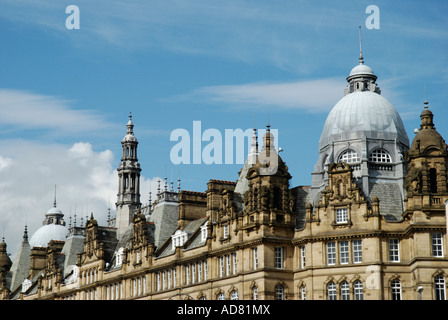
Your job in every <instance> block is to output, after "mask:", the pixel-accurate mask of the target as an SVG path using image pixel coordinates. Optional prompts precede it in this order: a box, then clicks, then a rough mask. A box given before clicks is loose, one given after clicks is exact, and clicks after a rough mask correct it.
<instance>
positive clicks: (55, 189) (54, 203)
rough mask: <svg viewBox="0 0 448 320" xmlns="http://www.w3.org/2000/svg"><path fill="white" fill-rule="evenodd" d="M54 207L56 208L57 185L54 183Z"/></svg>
mask: <svg viewBox="0 0 448 320" xmlns="http://www.w3.org/2000/svg"><path fill="white" fill-rule="evenodd" d="M53 208H56V185H54V201H53Z"/></svg>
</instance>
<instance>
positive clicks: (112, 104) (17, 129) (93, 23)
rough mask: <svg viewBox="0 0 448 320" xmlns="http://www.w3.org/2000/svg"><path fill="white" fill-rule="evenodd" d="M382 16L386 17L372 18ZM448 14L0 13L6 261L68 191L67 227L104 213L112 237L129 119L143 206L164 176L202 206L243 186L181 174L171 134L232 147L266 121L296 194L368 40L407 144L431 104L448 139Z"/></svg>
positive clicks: (193, 8)
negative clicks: (229, 137)
mask: <svg viewBox="0 0 448 320" xmlns="http://www.w3.org/2000/svg"><path fill="white" fill-rule="evenodd" d="M71 5H74V6H76V8H77V9H79V20H76V18H77V17H78V16H76V12H74V11H71V10H67V9H68V7H69V6H71ZM370 5H375V6H376V8H377V9H378V10H377V11H375V12H373V11H368V10H367V12H366V9H367V8H368V7H369V6H370ZM446 12H448V3H447V2H446V1H443V0H441V1H404V0H400V1H390V0H387V1H374V0H371V1H362V0H357V1H353V0H337V1H335V0H332V1H311V0H277V1H268V0H246V1H244V0H239V1H237V0H215V1H211V0H126V1H124V0H107V1H106V0H95V1H84V0H70V1H66V0H45V1H43V0H0V43H1V49H0V203H1V207H0V228H1V229H0V232H1V235H2V237H4V238H5V240H6V242H7V244H8V251H9V252H10V253H11V254H12V256H13V255H14V253H15V252H16V250H17V248H18V246H19V244H20V242H21V241H22V236H23V231H24V227H25V225H27V227H28V232H29V236H30V237H31V235H32V234H33V232H34V231H36V230H37V229H38V228H39V227H40V226H41V224H42V221H43V220H44V216H45V213H46V212H47V211H48V209H50V208H51V207H52V205H53V201H54V193H55V185H56V186H57V187H56V190H57V191H56V199H57V206H58V208H60V209H61V210H62V212H63V213H64V217H65V220H66V222H67V225H68V224H69V221H70V219H71V218H74V216H75V214H76V216H77V221H78V224H79V223H80V218H81V217H83V218H84V219H85V217H86V216H90V214H91V212H93V215H94V217H95V218H96V219H97V220H98V221H99V223H100V224H105V223H106V219H107V214H108V209H109V208H110V209H111V215H112V216H113V215H114V214H115V201H116V196H117V191H118V177H117V173H116V168H117V167H118V164H119V162H120V158H121V140H122V138H123V137H124V135H125V134H126V123H127V121H128V115H129V113H130V112H131V113H132V120H133V123H134V125H135V127H134V133H135V136H136V137H137V139H138V141H139V145H138V158H139V162H140V165H141V168H142V172H141V175H142V177H141V200H142V203H143V204H147V203H148V201H149V190H150V189H151V190H152V191H153V194H154V193H155V190H156V188H157V181H158V179H160V178H161V179H163V178H164V177H167V180H168V182H170V181H174V184H175V188H177V180H178V179H180V180H181V188H182V189H183V190H193V191H201V192H202V191H205V190H206V189H207V182H208V181H209V180H210V179H220V180H231V181H236V180H237V179H238V172H239V170H240V169H241V167H242V164H240V163H236V162H237V161H236V159H235V161H233V162H232V163H224V164H205V163H203V162H202V163H201V164H192V163H190V164H175V163H173V161H172V159H171V158H170V151H171V150H172V148H173V147H174V146H175V145H176V143H177V141H171V140H170V136H171V133H172V132H173V131H174V130H176V129H184V130H186V131H187V132H189V133H191V141H193V124H194V121H200V124H201V130H202V132H204V131H206V130H207V129H216V130H217V131H218V132H221V133H222V136H223V139H224V132H225V130H226V129H234V130H235V129H238V128H241V129H242V130H246V129H251V128H253V127H256V128H257V129H264V128H265V126H266V125H267V124H268V122H269V125H270V126H271V128H272V129H276V130H278V136H277V139H278V141H277V146H278V147H281V148H282V149H283V151H282V153H281V154H280V155H281V156H282V158H283V160H284V161H285V162H286V164H287V166H288V167H289V171H290V173H291V175H292V179H291V181H290V184H291V187H295V186H298V185H310V184H311V172H312V171H313V170H314V165H315V163H316V161H317V158H318V141H319V137H320V134H321V131H322V128H323V125H324V122H325V119H326V117H327V115H328V113H329V111H330V110H331V109H332V107H333V106H334V105H335V104H336V103H337V102H338V101H339V100H340V99H341V98H342V97H343V94H344V88H345V86H346V77H347V76H348V74H349V72H350V70H351V69H352V68H353V67H355V66H356V65H357V63H358V57H359V53H360V52H359V51H360V43H359V26H361V34H362V51H363V56H364V62H365V64H366V65H368V66H370V67H371V68H372V69H373V70H374V72H375V74H376V75H377V76H378V80H377V83H378V84H379V86H380V88H381V90H382V95H383V96H384V97H385V98H386V99H388V100H389V101H390V102H391V103H392V105H393V106H394V107H395V108H396V109H397V111H398V112H399V113H400V115H401V117H402V120H403V122H404V125H405V128H406V130H407V132H408V135H409V138H410V140H411V141H412V138H413V135H414V133H413V131H414V128H417V127H418V126H419V125H420V118H419V115H420V112H421V111H422V109H423V106H424V105H423V102H424V101H425V96H426V99H427V100H428V101H429V106H430V109H431V110H432V111H433V112H434V114H435V119H434V121H435V124H436V128H437V130H438V131H439V132H440V133H441V134H442V136H444V137H448V125H446V124H445V122H444V121H443V119H446V118H447V117H448V110H447V108H446V101H447V98H448V94H447V91H446V87H447V84H448V63H447V62H448V61H447V60H448V54H447V49H448V18H447V14H446ZM373 14H375V16H372V15H373ZM74 22H79V28H71V25H72V24H73V23H74ZM372 26H374V27H375V28H372ZM425 87H426V94H425ZM207 144H208V142H207V141H205V140H204V141H203V142H202V144H201V146H200V147H202V148H204V147H205V146H206V145H207ZM223 157H224V155H223Z"/></svg>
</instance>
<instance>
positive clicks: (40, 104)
mask: <svg viewBox="0 0 448 320" xmlns="http://www.w3.org/2000/svg"><path fill="white" fill-rule="evenodd" d="M72 103H73V101H69V100H65V99H61V98H58V97H54V96H47V95H42V94H36V93H32V92H28V91H23V90H11V89H0V124H2V125H4V126H7V127H8V129H9V130H17V129H18V130H23V129H48V130H53V131H55V132H57V133H59V134H63V135H66V134H74V133H81V132H91V131H94V130H101V129H105V128H110V127H111V126H112V125H111V124H110V123H108V122H107V121H105V119H104V116H101V115H100V114H98V113H97V112H95V111H92V110H77V109H74V108H73V107H72V106H71V104H72Z"/></svg>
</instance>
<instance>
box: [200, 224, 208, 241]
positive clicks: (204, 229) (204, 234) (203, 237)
mask: <svg viewBox="0 0 448 320" xmlns="http://www.w3.org/2000/svg"><path fill="white" fill-rule="evenodd" d="M207 226H208V221H207V222H206V223H204V224H203V225H202V226H201V241H206V240H207Z"/></svg>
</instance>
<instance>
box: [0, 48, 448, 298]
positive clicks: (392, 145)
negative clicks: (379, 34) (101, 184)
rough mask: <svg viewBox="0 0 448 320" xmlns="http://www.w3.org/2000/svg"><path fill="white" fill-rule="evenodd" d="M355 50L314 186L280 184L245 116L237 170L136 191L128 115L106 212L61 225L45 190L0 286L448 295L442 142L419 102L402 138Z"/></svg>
mask: <svg viewBox="0 0 448 320" xmlns="http://www.w3.org/2000/svg"><path fill="white" fill-rule="evenodd" d="M363 60H364V59H363V57H362V54H361V56H360V59H359V63H358V65H357V66H355V68H353V69H352V70H351V72H350V74H349V76H348V77H347V82H348V85H347V88H346V90H345V92H344V93H345V95H344V97H343V98H342V99H341V100H340V101H339V102H338V103H337V104H336V105H335V107H334V108H333V109H332V111H331V112H330V113H329V115H328V118H327V120H326V123H325V125H324V129H323V131H322V136H321V138H320V141H319V157H318V161H317V163H316V166H315V169H314V172H313V173H312V185H311V186H297V187H292V186H290V183H289V181H290V179H291V175H290V173H289V169H288V166H286V164H285V163H284V162H283V160H282V159H281V157H280V156H279V154H278V153H277V151H276V150H275V148H274V147H273V136H272V134H271V133H270V128H269V126H268V127H267V130H266V134H265V135H264V137H260V140H262V146H261V147H260V148H259V146H258V137H257V131H256V130H255V129H254V135H253V138H252V142H251V151H250V153H249V155H248V158H247V161H246V163H245V164H244V166H243V168H242V169H241V171H240V172H239V179H238V180H237V181H223V180H216V179H212V180H210V181H209V182H208V184H207V188H206V191H205V192H195V191H187V190H182V191H181V190H180V188H178V190H174V188H173V185H172V184H171V187H169V186H168V183H167V181H166V180H165V184H164V185H162V186H161V185H160V183H159V188H158V193H157V197H156V199H155V201H154V203H151V201H150V203H149V204H148V205H142V204H141V203H140V190H139V180H140V171H141V168H140V165H139V163H138V159H137V145H138V142H137V139H136V138H135V136H134V133H133V123H132V118H131V116H130V117H129V122H128V123H127V133H126V136H125V137H124V138H123V141H122V147H123V156H122V159H121V163H120V165H119V167H118V180H119V183H118V185H119V187H118V195H117V202H116V206H117V214H116V217H115V218H110V219H108V222H107V225H106V226H100V225H98V222H97V221H96V220H95V218H94V215H93V214H92V215H91V217H90V219H87V221H85V223H84V222H82V223H81V225H80V226H77V223H76V221H75V222H74V223H73V224H72V223H71V222H70V224H69V226H68V227H67V228H66V227H65V222H63V215H62V212H60V211H59V210H58V209H57V208H56V200H55V203H54V206H53V208H52V209H50V210H49V212H48V213H47V215H46V220H45V221H44V225H43V227H42V228H44V230H41V229H42V228H41V229H39V230H38V231H36V233H37V234H38V235H39V237H37V236H34V238H33V237H32V239H37V238H38V239H39V242H37V240H36V241H35V240H33V243H31V244H30V242H29V241H28V231H27V230H26V229H25V233H24V237H23V242H22V245H21V247H20V249H19V252H18V253H17V255H16V257H15V259H14V262H12V261H11V260H10V259H9V257H8V255H7V251H6V243H5V242H4V241H3V242H2V243H0V297H1V298H2V299H23V300H31V299H43V300H117V299H142V300H145V299H149V300H161V299H195V300H196V299H207V300H228V299H230V300H237V299H240V300H242V299H244V300H258V299H259V300H273V299H280V300H402V299H403V300H411V299H425V300H446V285H447V281H448V254H447V247H448V243H447V234H446V230H447V219H446V208H445V202H447V200H448V185H447V182H448V181H447V167H448V151H447V145H446V144H445V141H444V140H443V138H442V137H441V136H440V134H439V133H438V132H437V131H436V129H435V125H434V116H433V114H432V112H431V111H430V110H429V107H428V104H427V103H425V106H424V109H423V111H422V113H421V119H420V121H421V126H420V130H419V131H418V133H417V134H416V135H415V137H414V139H413V141H412V143H411V144H409V139H408V136H407V134H406V131H405V130H404V126H403V124H402V121H401V118H400V115H399V114H398V112H397V111H396V110H395V109H394V107H393V106H392V105H391V104H390V103H389V102H388V101H387V100H386V99H384V98H383V97H382V96H381V90H380V88H379V86H378V85H377V83H376V80H377V76H376V75H375V74H374V73H373V71H372V69H371V68H370V67H368V66H366V65H365V64H364V61H363ZM266 152H268V153H269V154H270V156H271V157H272V156H274V158H271V159H276V160H277V161H276V162H277V166H276V170H275V171H274V172H266V170H264V169H265V168H266V163H264V162H262V161H260V154H263V153H266ZM61 228H65V229H64V230H65V233H64V231H63V230H62V229H61ZM53 229H54V230H57V233H55V234H52V233H51V231H52V230H53ZM36 233H35V234H36ZM61 234H62V236H61ZM64 236H65V238H64ZM61 237H62V238H61ZM43 241H44V242H45V241H46V242H45V243H46V245H42V242H43Z"/></svg>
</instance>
